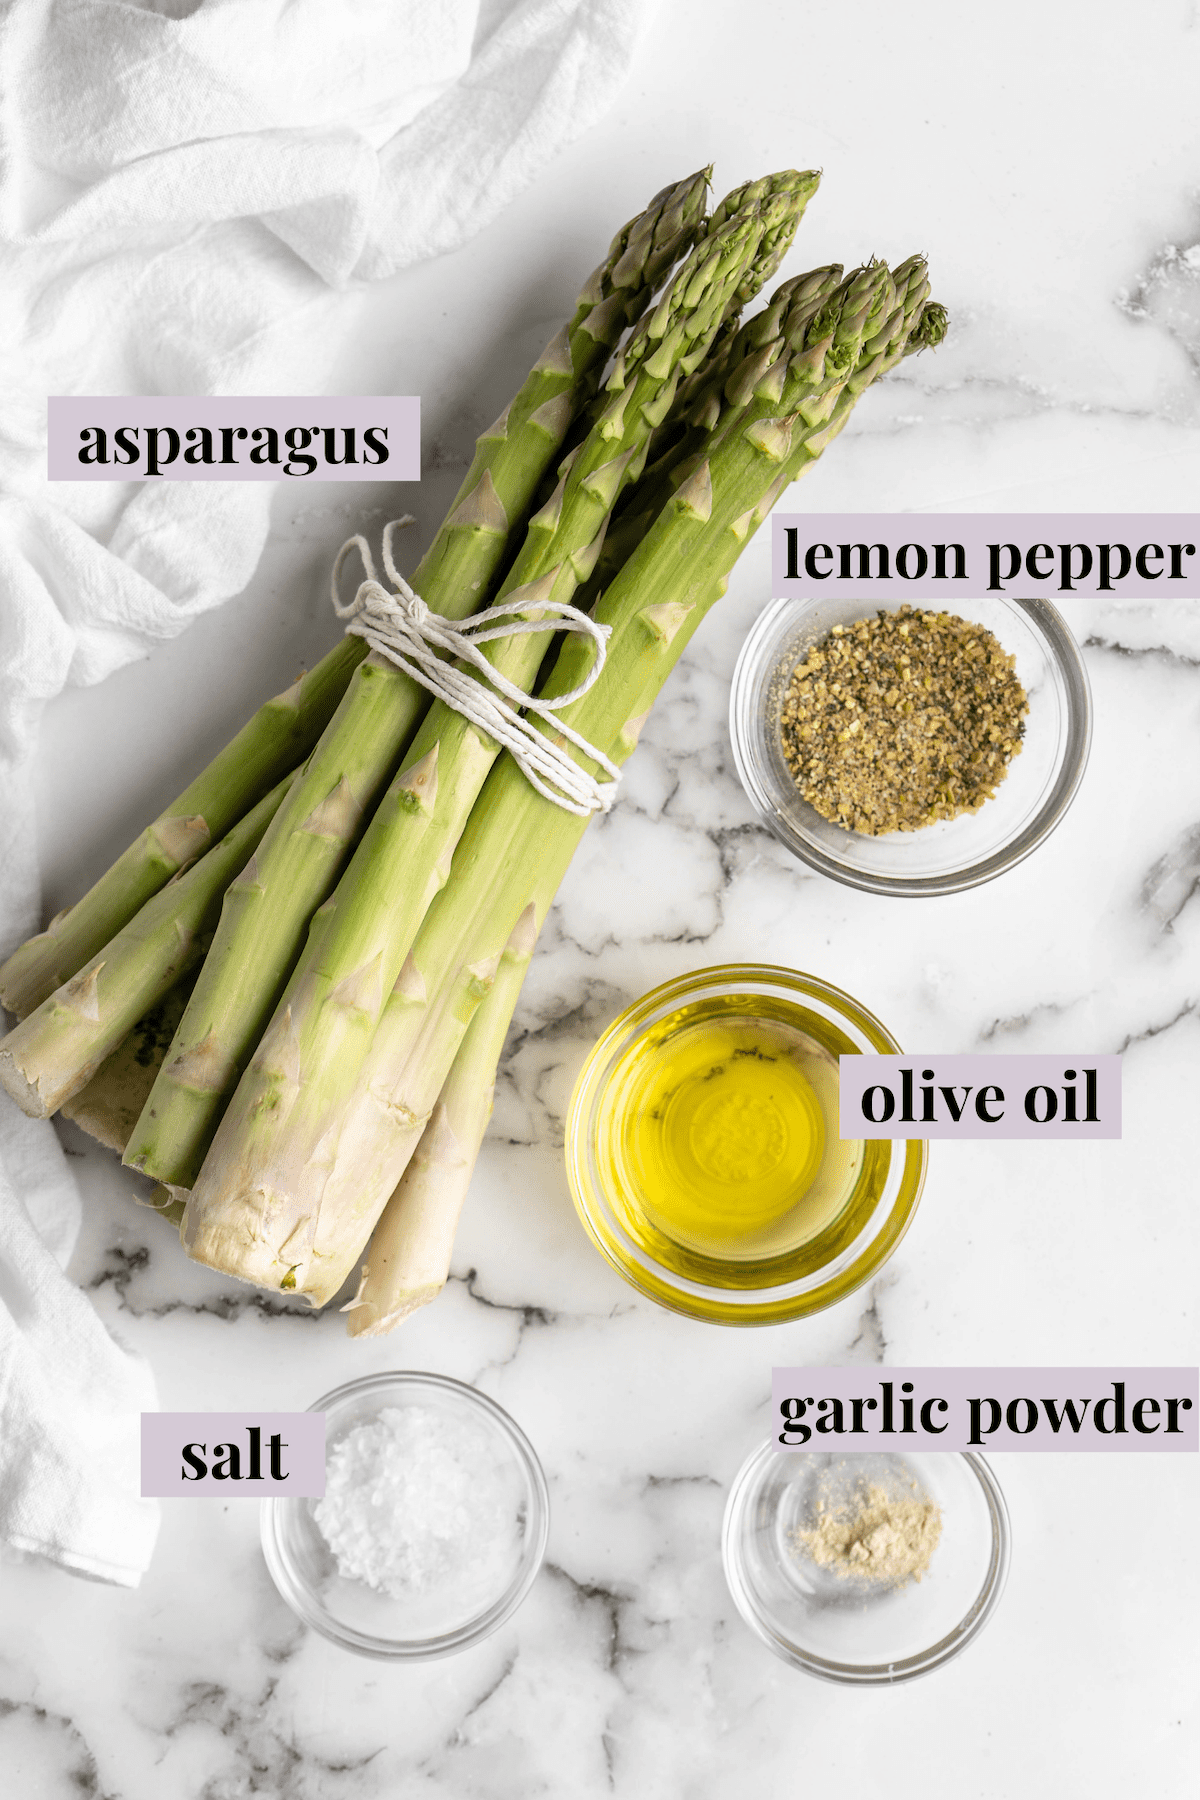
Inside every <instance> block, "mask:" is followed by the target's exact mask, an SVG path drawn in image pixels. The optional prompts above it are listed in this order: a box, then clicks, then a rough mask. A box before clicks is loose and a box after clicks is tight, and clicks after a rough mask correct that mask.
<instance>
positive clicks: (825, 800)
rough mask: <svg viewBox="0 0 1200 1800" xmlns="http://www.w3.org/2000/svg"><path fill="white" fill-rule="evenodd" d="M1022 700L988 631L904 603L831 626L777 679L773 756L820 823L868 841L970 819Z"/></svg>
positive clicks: (999, 775)
mask: <svg viewBox="0 0 1200 1800" xmlns="http://www.w3.org/2000/svg"><path fill="white" fill-rule="evenodd" d="M1028 711H1029V703H1028V700H1027V699H1026V695H1025V690H1024V688H1023V687H1022V686H1021V683H1020V681H1019V680H1018V678H1017V675H1016V670H1015V658H1013V657H1012V656H1010V655H1008V654H1007V653H1006V651H1005V650H1004V649H1003V647H1002V646H1001V645H1000V644H999V643H998V642H997V640H996V638H995V637H993V635H992V633H991V632H990V631H986V630H984V628H983V627H982V626H980V625H976V624H973V623H972V622H971V621H970V620H968V619H961V618H959V617H958V616H957V615H956V614H953V613H946V612H922V611H919V610H918V609H916V608H914V607H911V606H903V607H900V608H899V609H898V610H897V611H895V612H880V613H878V614H877V615H876V616H875V617H874V618H869V619H859V620H856V621H855V622H854V623H853V624H851V625H835V626H834V628H833V630H832V631H831V632H830V633H828V635H827V636H826V637H824V638H822V639H821V641H820V642H819V643H817V644H814V645H813V647H812V648H811V649H810V650H809V651H808V653H807V655H806V656H805V658H804V660H803V661H802V662H800V663H799V664H797V666H796V668H795V669H794V670H793V671H792V674H791V677H790V679H789V680H788V683H787V688H786V691H785V693H784V695H783V698H782V704H781V708H780V736H781V740H782V747H783V754H784V759H785V761H786V763H787V765H788V768H789V769H790V770H791V773H792V775H793V777H794V779H795V782H796V785H797V787H798V788H799V790H800V792H801V794H802V795H803V797H804V799H805V800H807V801H808V803H809V805H810V806H813V807H815V809H816V811H817V812H819V813H820V814H821V816H822V817H823V818H826V819H829V820H831V821H832V822H833V823H834V824H837V825H844V826H845V827H846V828H847V829H848V830H850V831H857V832H862V833H864V834H865V835H868V836H872V837H874V836H878V835H879V834H880V833H883V832H888V831H916V830H919V829H920V828H921V827H922V826H925V825H932V824H934V823H935V822H936V821H937V820H938V819H953V818H957V817H958V815H959V814H960V813H967V812H977V811H978V809H979V808H980V807H981V806H982V805H983V803H984V801H985V800H988V799H990V798H991V796H992V795H993V794H994V793H995V791H996V788H997V786H998V785H999V783H1000V782H1001V781H1002V780H1003V779H1004V776H1005V775H1006V774H1007V772H1008V765H1009V763H1010V762H1011V760H1012V758H1013V757H1014V756H1016V755H1017V754H1018V753H1019V752H1020V749H1021V739H1022V737H1023V736H1024V731H1025V725H1024V720H1025V716H1026V714H1027V713H1028Z"/></svg>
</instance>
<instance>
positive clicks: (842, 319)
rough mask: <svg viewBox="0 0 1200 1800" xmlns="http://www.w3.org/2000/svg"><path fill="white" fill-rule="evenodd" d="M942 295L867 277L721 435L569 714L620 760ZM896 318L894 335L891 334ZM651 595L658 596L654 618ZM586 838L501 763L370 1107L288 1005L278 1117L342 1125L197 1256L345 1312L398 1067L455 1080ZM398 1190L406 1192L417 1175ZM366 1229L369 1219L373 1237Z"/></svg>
mask: <svg viewBox="0 0 1200 1800" xmlns="http://www.w3.org/2000/svg"><path fill="white" fill-rule="evenodd" d="M921 280H922V281H923V274H922V277H921ZM926 291H927V286H926V287H925V288H922V286H921V283H920V282H918V283H916V284H912V283H909V282H907V278H906V285H905V289H904V295H905V299H904V305H903V307H900V308H898V307H897V306H896V305H895V301H896V289H895V287H894V286H893V283H892V280H891V278H890V276H889V275H888V272H887V271H886V269H882V268H872V269H869V270H865V271H859V272H857V273H856V275H855V276H853V277H851V278H850V280H849V281H848V282H847V283H846V284H844V288H843V290H842V291H841V292H840V293H839V295H838V296H837V298H836V301H835V302H833V303H831V304H830V305H829V306H828V307H826V308H823V309H822V311H821V312H820V313H819V314H818V315H817V318H816V319H815V320H812V321H811V322H810V324H809V326H808V328H807V330H806V331H804V332H801V333H800V334H799V338H800V341H799V344H798V345H797V346H796V347H794V348H793V346H792V345H791V344H790V343H789V342H788V338H787V333H786V331H785V332H784V334H783V340H782V344H781V349H780V354H779V357H778V358H777V361H776V363H775V364H774V365H772V367H771V368H770V369H768V370H767V371H765V372H764V374H763V375H762V377H761V380H760V381H759V383H758V392H757V393H756V396H755V398H754V401H753V403H752V404H751V405H750V406H749V407H748V408H747V411H746V413H745V414H743V415H741V416H740V417H739V418H738V420H737V421H736V422H735V423H734V424H733V425H731V426H730V428H729V429H728V431H727V432H725V433H724V434H720V435H719V439H718V441H717V442H716V443H715V444H714V445H713V448H712V453H711V456H710V458H709V460H708V461H707V462H706V463H705V464H704V465H703V467H702V469H701V470H700V471H698V472H697V474H696V475H694V476H693V477H692V478H691V480H690V481H689V482H687V483H686V484H685V485H684V487H683V488H681V489H680V491H679V493H678V494H677V495H676V496H675V497H674V500H673V502H672V503H671V505H670V507H669V508H668V509H667V511H666V512H665V513H664V514H663V515H662V516H661V517H660V518H659V520H658V521H657V522H656V523H655V525H654V526H653V527H652V529H651V531H650V533H649V534H648V535H647V538H646V539H645V540H644V542H643V544H642V545H641V547H640V548H639V550H638V551H637V552H636V553H635V554H634V556H633V557H631V559H630V561H629V563H628V564H627V565H626V567H625V569H624V570H623V571H622V573H621V575H620V576H619V577H618V578H617V580H616V581H615V582H614V584H613V587H612V588H611V589H610V590H609V592H608V594H607V595H605V597H604V600H603V602H602V605H601V607H600V608H599V609H598V611H599V613H600V615H601V616H602V617H603V620H604V622H606V623H608V624H610V625H611V626H612V627H613V637H612V640H611V643H610V652H609V661H608V665H607V667H606V670H605V675H604V679H603V680H602V681H600V682H599V683H597V684H596V686H595V687H593V688H592V689H591V691H590V692H589V693H588V694H587V695H586V696H585V697H584V698H582V699H581V700H579V701H577V702H575V703H574V705H573V706H572V707H571V708H569V709H568V712H567V714H566V717H567V721H568V723H570V724H572V725H573V726H574V727H575V728H576V729H577V730H579V731H581V732H582V733H583V734H584V735H585V737H587V738H588V739H590V741H591V742H592V743H594V744H595V745H596V746H597V747H598V748H599V749H600V750H602V751H607V753H608V754H609V755H611V756H612V757H613V758H614V760H616V761H618V762H619V761H620V760H622V759H623V757H624V756H626V755H628V754H629V753H630V751H631V750H632V748H633V745H634V743H635V742H636V736H637V730H638V729H639V726H640V718H641V716H643V715H644V713H645V711H646V710H647V708H648V706H649V705H650V704H651V703H652V700H653V696H654V694H655V693H656V692H657V690H658V687H659V686H661V683H662V681H663V680H664V679H665V677H666V674H667V673H668V672H669V670H670V668H671V667H672V666H673V665H674V662H675V660H676V659H677V657H678V654H679V651H680V650H681V649H682V647H683V645H684V643H685V642H686V641H687V640H688V638H689V637H690V635H691V631H692V630H694V628H695V625H696V624H697V623H698V622H699V618H700V617H701V616H702V615H703V612H704V611H705V610H706V608H707V606H708V605H710V604H711V603H712V602H713V600H715V599H716V598H717V597H718V594H719V593H720V592H722V591H723V589H724V584H725V579H726V576H727V572H728V570H729V568H731V567H732V564H733V562H734V560H735V559H736V556H737V554H738V553H739V551H740V550H741V548H742V547H743V545H744V543H745V542H746V540H747V538H748V537H749V535H750V534H751V533H752V531H753V530H755V529H756V528H757V526H758V524H760V523H761V521H762V519H763V518H765V517H766V515H767V512H768V511H769V510H770V506H771V505H772V504H773V502H774V499H775V498H776V497H777V495H778V493H779V492H781V491H782V488H783V487H784V486H786V485H787V484H788V483H789V482H790V481H791V480H793V479H794V478H795V476H796V475H797V474H799V473H800V472H801V471H802V470H803V468H805V467H806V466H807V465H808V464H809V463H811V461H812V460H813V459H814V458H815V457H816V456H817V455H819V454H820V452H821V450H823V448H824V447H825V445H826V443H828V442H829V441H830V440H831V438H832V436H834V435H835V434H836V432H837V430H839V429H840V428H841V424H842V423H843V422H844V417H845V416H848V413H849V408H850V407H851V406H852V405H853V403H854V400H855V399H856V398H857V394H858V393H859V392H860V391H861V390H862V388H863V387H864V386H865V385H866V384H867V382H868V381H869V380H870V379H871V378H873V377H874V376H875V375H877V374H879V373H882V372H883V371H884V369H885V367H886V366H890V364H889V361H888V355H887V354H884V351H885V350H888V351H889V353H890V350H891V349H893V348H894V349H895V354H896V355H897V356H898V355H899V354H900V349H901V348H902V345H903V341H904V338H905V337H906V335H907V331H908V328H909V327H910V326H911V325H912V323H913V321H914V318H915V317H916V314H917V312H918V309H919V306H920V304H921V302H922V301H923V297H924V292H926ZM893 314H895V315H896V319H895V322H894V323H893V322H892V316H893ZM885 318H886V320H887V321H888V331H889V332H890V336H888V337H885V336H884V334H883V330H882V328H883V326H884V323H885ZM892 339H895V344H894V345H893V344H892ZM839 406H840V407H841V413H840V414H839V411H838V408H839ZM648 594H652V595H654V596H655V598H654V599H653V600H652V601H650V602H649V603H648V604H647V600H646V596H647V595H648ZM584 659H586V652H584ZM585 667H586V662H585V660H581V657H580V654H579V650H578V648H577V647H576V646H575V645H574V644H572V643H571V642H568V643H567V645H566V646H565V648H564V650H563V651H562V653H561V654H560V656H559V659H558V662H557V664H556V665H555V669H554V672H553V675H552V679H551V684H550V687H551V691H552V692H553V693H556V694H562V693H566V692H569V691H570V690H571V689H572V688H573V687H574V686H576V685H577V684H578V682H579V680H580V678H581V676H582V674H583V672H584V669H585ZM570 753H571V754H572V755H574V754H575V752H574V751H572V752H570ZM577 760H582V758H581V757H580V758H577ZM535 803H536V804H535ZM584 824H585V821H584V820H581V819H579V818H577V817H575V816H574V815H572V814H570V813H566V812H564V811H562V810H561V809H558V808H556V807H554V806H553V805H552V804H551V803H550V802H548V801H546V800H544V799H543V798H542V797H541V796H540V795H538V794H537V793H536V792H535V791H534V790H533V788H532V787H530V786H529V784H528V783H527V782H526V781H525V779H524V777H523V776H522V775H521V773H520V771H519V770H518V769H517V767H516V765H515V764H514V763H512V762H511V760H510V759H509V758H507V757H505V758H504V759H502V761H501V762H500V763H499V765H498V766H497V767H496V768H494V769H493V771H492V773H491V775H490V776H489V779H488V782H487V784H486V786H485V788H484V790H483V793H482V794H481V796H480V800H479V802H478V803H477V804H476V806H475V808H474V809H473V811H472V813H471V816H470V819H469V821H468V825H467V829H466V831H465V832H464V835H463V837H462V839H461V841H460V843H459V846H458V849H457V851H456V853H455V858H454V865H453V871H452V875H451V879H450V882H449V884H448V885H447V886H446V887H445V888H444V889H442V891H441V892H440V893H439V894H438V896H437V898H436V899H435V900H434V902H433V904H432V905H431V907H430V909H429V912H428V914H427V916H426V919H425V922H424V924H423V925H422V928H421V931H420V933H419V935H418V938H417V941H416V944H415V945H414V948H413V951H412V952H411V954H410V957H409V959H408V960H407V962H406V964H405V967H404V969H403V970H402V971H401V975H400V980H399V982H398V984H397V993H396V994H395V995H394V996H393V997H392V998H391V999H389V1002H388V1005H387V1008H386V1010H385V1011H384V1015H383V1018H382V1019H381V1020H380V1024H379V1027H378V1028H377V1030H376V1032H375V1036H374V1041H373V1043H372V1046H371V1051H370V1055H369V1057H368V1058H367V1060H366V1063H365V1065H364V1066H363V1069H362V1072H361V1079H360V1089H359V1091H360V1100H359V1102H358V1103H357V1104H356V1106H355V1107H354V1108H352V1109H351V1111H350V1112H349V1113H348V1114H346V1115H345V1116H344V1117H342V1118H339V1116H338V1114H337V1112H336V1110H335V1111H330V1110H329V1109H327V1108H325V1107H324V1105H323V1102H324V1100H325V1097H326V1091H327V1090H326V1086H325V1083H326V1080H327V1073H328V1071H327V1070H325V1071H323V1072H322V1081H321V1084H320V1089H319V1091H317V1092H315V1093H314V1092H313V1091H312V1090H313V1087H314V1085H315V1084H313V1083H311V1082H310V1083H308V1084H307V1088H306V1084H305V1083H304V1081H303V1080H302V1076H303V1070H302V1066H301V1064H300V1061H299V1057H298V1056H297V1054H296V1044H295V1037H294V1031H293V1027H292V1022H291V1019H290V1017H289V1016H288V1009H284V1011H283V1013H282V1014H281V1015H280V1016H279V1017H278V1018H277V1020H276V1023H275V1026H274V1027H273V1031H272V1033H271V1034H269V1036H270V1041H269V1042H267V1041H264V1045H263V1049H262V1054H261V1072H262V1074H263V1075H264V1076H269V1077H270V1078H271V1079H272V1080H273V1082H274V1088H273V1090H272V1092H273V1095H274V1098H275V1101H276V1104H277V1107H278V1108H280V1109H287V1110H290V1111H291V1112H292V1114H293V1116H294V1115H295V1111H296V1100H297V1098H298V1097H299V1096H300V1095H301V1093H304V1095H305V1100H306V1112H307V1114H308V1117H309V1119H310V1120H311V1118H312V1116H313V1115H314V1113H315V1114H316V1116H317V1118H318V1119H319V1120H321V1121H323V1122H324V1125H325V1129H324V1131H323V1134H322V1135H321V1136H320V1137H319V1138H313V1137H311V1132H310V1131H309V1130H306V1138H308V1140H309V1142H310V1150H309V1155H308V1158H307V1161H306V1162H305V1164H304V1165H303V1167H301V1168H299V1169H298V1170H293V1169H291V1168H289V1169H288V1174H287V1183H288V1184H287V1185H286V1186H284V1185H282V1184H280V1185H273V1184H268V1183H267V1182H264V1180H263V1179H262V1175H261V1173H260V1170H259V1168H258V1167H257V1166H256V1165H255V1164H254V1163H253V1162H251V1161H250V1160H248V1159H247V1160H244V1161H242V1162H240V1163H239V1162H238V1161H237V1160H236V1159H235V1158H234V1157H232V1156H230V1157H228V1158H226V1159H225V1161H224V1162H223V1163H222V1164H221V1165H220V1170H219V1175H218V1173H217V1171H216V1170H215V1169H214V1170H213V1171H212V1172H211V1174H210V1170H209V1167H208V1166H207V1165H206V1168H205V1170H204V1171H203V1172H202V1175H201V1178H200V1181H199V1182H198V1183H197V1186H196V1188H195V1190H194V1191H193V1194H192V1196H191V1199H190V1201H189V1203H188V1207H187V1213H186V1217H185V1225H184V1234H183V1235H184V1242H185V1246H186V1247H187V1249H188V1251H189V1253H190V1254H191V1255H193V1256H194V1257H196V1258H197V1259H198V1260H200V1261H202V1262H207V1263H211V1264H212V1265H213V1266H215V1267H217V1268H221V1269H224V1270H226V1271H227V1272H228V1273H231V1274H235V1275H240V1276H242V1277H243V1278H244V1279H248V1280H252V1281H257V1282H259V1283H260V1284H261V1285H263V1286H268V1287H282V1286H287V1287H288V1288H297V1289H300V1290H302V1291H306V1292H309V1293H310V1294H312V1295H314V1296H317V1295H324V1296H326V1297H327V1296H328V1295H329V1294H331V1293H332V1292H334V1291H336V1288H337V1286H338V1285H340V1281H341V1280H342V1279H344V1276H345V1274H346V1273H348V1271H349V1268H350V1267H352V1266H353V1262H354V1260H356V1258H357V1255H358V1253H359V1250H360V1249H361V1243H362V1240H361V1238H359V1237H358V1236H357V1235H356V1229H355V1228H352V1227H351V1225H350V1223H349V1221H348V1215H347V1213H346V1207H347V1198H346V1197H347V1196H350V1195H352V1194H354V1193H356V1192H357V1191H359V1190H361V1189H363V1188H365V1187H367V1186H368V1185H369V1184H370V1183H371V1182H372V1181H373V1180H375V1179H377V1176H376V1174H375V1173H374V1172H375V1171H377V1170H379V1169H386V1170H387V1171H388V1175H389V1179H390V1177H391V1174H392V1172H393V1171H392V1162H391V1159H390V1158H389V1153H388V1142H389V1139H390V1137H391V1135H392V1133H393V1132H394V1131H396V1130H398V1129H407V1128H408V1127H409V1125H410V1124H411V1119H412V1116H413V1115H416V1114H417V1113H418V1112H419V1108H418V1107H416V1106H411V1107H410V1106H408V1104H407V1102H406V1101H405V1099H404V1093H403V1087H402V1086H401V1087H400V1088H399V1089H398V1087H397V1075H396V1072H397V1070H400V1071H402V1072H403V1071H404V1069H405V1068H406V1067H408V1068H412V1067H413V1066H414V1064H415V1062H416V1061H417V1060H418V1059H417V1058H416V1057H415V1054H414V1048H415V1045H416V1043H417V1041H418V1040H420V1043H421V1053H420V1057H419V1063H420V1067H421V1071H422V1079H423V1080H424V1081H428V1080H430V1079H432V1075H433V1073H440V1074H441V1075H442V1076H444V1074H445V1072H446V1071H447V1070H448V1068H449V1066H450V1063H451V1062H452V1060H453V1057H454V1055H455V1053H456V1051H457V1048H458V1044H459V1042H460V1041H461V1038H462V1035H463V1031H464V1029H465V1024H466V1022H467V1021H466V1019H465V1018H464V1017H463V1016H462V1014H463V1010H464V1009H463V1004H462V1002H463V997H464V996H465V995H467V994H469V992H470V990H471V984H472V983H473V982H478V981H480V980H482V979H483V978H484V976H485V975H487V974H488V972H489V971H491V970H494V968H495V966H496V962H497V960H498V958H499V956H500V955H501V953H502V951H503V948H504V944H505V942H506V940H507V937H508V935H509V934H510V933H511V931H512V930H513V928H514V927H515V925H516V922H517V919H518V918H519V917H520V915H521V913H522V912H523V911H524V909H525V908H526V907H527V906H528V905H530V904H532V905H533V906H534V909H535V910H534V917H535V920H536V921H538V922H539V923H540V921H541V919H542V918H543V917H544V914H545V910H546V908H547V907H548V906H549V904H550V901H551V900H552V899H553V896H554V893H555V891H556V890H557V887H558V883H559V881H560V880H561V877H562V874H563V873H564V872H565V869H566V866H567V864H568V862H569V860H570V856H571V854H572V852H573V850H574V848H575V845H576V843H577V842H578V838H579V835H580V833H581V832H582V830H583V827H584ZM518 898H519V899H520V904H519V905H518V904H517V900H518ZM501 922H503V931H502V932H500V931H499V925H500V923H501ZM401 994H402V995H403V1002H404V1003H403V1004H400V998H401ZM431 1020H432V1021H433V1023H432V1025H431ZM402 1079H403V1076H402ZM397 1121H403V1126H398V1125H397ZM395 1175H396V1178H397V1179H398V1175H399V1170H396V1171H395ZM385 1191H386V1190H385ZM368 1210H369V1209H368ZM344 1218H345V1219H347V1223H346V1224H345V1225H343V1223H342V1221H343V1219H344ZM361 1222H362V1220H361V1216H359V1217H358V1218H356V1220H355V1221H354V1227H358V1226H360V1225H361ZM318 1242H320V1245H321V1254H320V1256H319V1257H317V1256H316V1255H315V1254H314V1251H315V1247H316V1245H317V1244H318Z"/></svg>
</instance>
